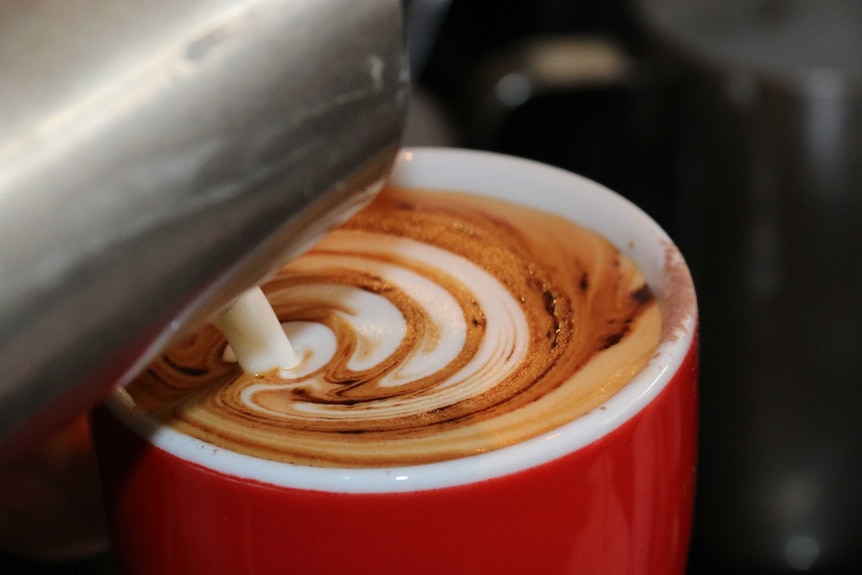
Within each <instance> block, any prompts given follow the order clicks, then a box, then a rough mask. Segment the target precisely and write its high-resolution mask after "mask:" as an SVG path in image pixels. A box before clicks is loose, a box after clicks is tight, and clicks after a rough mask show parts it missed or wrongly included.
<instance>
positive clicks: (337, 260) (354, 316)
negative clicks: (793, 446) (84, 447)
mask: <svg viewBox="0 0 862 575" xmlns="http://www.w3.org/2000/svg"><path fill="white" fill-rule="evenodd" d="M434 166H437V167H438V169H439V170H440V171H439V172H437V171H435V168H434ZM453 172H458V173H461V175H460V178H461V179H460V180H459V181H457V182H450V181H448V180H447V178H445V177H442V176H441V174H448V175H449V176H450V177H451V175H452V173H453ZM456 175H457V174H456ZM483 176H487V177H486V178H485V177H483ZM456 179H457V178H456ZM477 179H478V180H481V181H482V182H483V184H482V185H478V186H477V184H476V180H477ZM519 182H520V186H519V185H518V184H519ZM483 186H488V187H489V189H485V188H483ZM495 186H498V187H499V189H498V188H497V187H495ZM501 190H507V191H501ZM555 207H556V208H558V209H554V208H555ZM608 231H610V232H611V233H608ZM620 238H623V240H622V241H621V240H620ZM263 289H264V292H265V293H266V294H267V297H268V299H269V301H270V302H271V304H272V305H273V308H274V309H275V311H276V313H277V314H278V316H279V319H280V320H281V321H282V322H283V325H284V327H285V330H286V331H287V333H288V335H289V337H290V340H291V342H292V343H293V346H294V349H295V350H296V353H297V355H298V356H299V357H300V364H299V365H298V366H297V367H296V368H294V369H292V370H287V371H284V370H283V371H273V372H267V373H262V374H254V373H244V372H243V371H242V370H241V369H240V368H239V366H238V365H236V363H235V362H233V361H231V358H230V357H229V356H230V350H229V349H228V348H227V342H226V341H225V339H224V337H223V336H222V335H221V333H220V332H219V331H218V330H216V329H215V328H206V329H203V330H201V331H200V332H198V333H196V334H193V335H191V336H189V337H188V338H187V339H185V340H184V341H182V342H180V343H179V344H178V345H177V346H176V347H174V348H172V349H170V350H168V351H167V352H166V353H165V355H164V356H163V357H162V358H160V359H159V360H157V361H156V362H155V363H153V364H152V365H151V366H150V367H149V368H148V369H147V370H146V371H145V372H144V373H143V374H141V376H140V377H139V378H137V379H136V380H135V381H133V382H132V383H131V384H129V385H128V386H127V388H126V389H125V390H124V391H122V392H119V393H118V394H117V396H116V397H115V398H114V399H113V400H112V401H111V402H110V404H109V411H102V412H101V413H99V414H98V415H97V419H96V422H95V423H96V429H97V432H98V431H99V430H100V429H101V430H102V432H101V433H97V440H98V441H99V443H100V444H101V447H100V451H101V453H103V454H110V456H108V455H104V456H103V460H104V461H105V463H103V468H105V470H106V485H107V489H106V493H107V502H108V508H109V510H111V513H112V518H111V523H112V526H113V529H114V532H115V536H114V540H115V541H116V542H117V545H118V552H117V554H118V555H119V556H120V564H121V569H120V570H121V572H123V573H126V572H145V569H144V566H145V567H146V569H149V570H153V569H155V570H157V571H158V572H161V573H166V572H171V571H165V569H168V568H169V567H168V566H167V565H169V564H170V565H174V564H175V563H176V561H177V556H178V554H179V556H182V557H183V560H182V561H181V563H182V564H183V565H186V567H184V568H191V566H195V565H196V566H197V567H195V568H200V567H202V566H206V569H205V571H206V572H213V570H215V572H220V571H219V569H223V570H225V571H224V572H230V571H229V570H226V569H228V568H227V567H226V566H227V565H232V566H233V567H231V568H233V569H238V568H240V567H239V566H240V565H241V563H238V562H237V561H239V559H238V558H237V557H239V556H241V557H243V558H245V559H243V560H244V561H246V563H242V565H245V567H242V569H245V570H246V571H245V572H278V571H277V569H276V568H275V567H274V566H275V565H279V564H281V563H280V562H279V561H284V562H285V563H284V564H283V565H284V566H285V568H290V569H289V570H288V572H298V573H304V572H338V571H342V570H344V571H346V570H350V571H352V572H357V571H358V572H366V571H367V572H369V573H371V572H373V573H388V572H396V571H399V572H403V569H405V568H409V569H413V570H414V571H416V572H436V573H439V572H444V571H445V572H455V573H457V572H476V571H475V570H476V569H478V570H479V572H507V573H510V572H525V573H526V572H531V573H532V572H542V573H557V572H559V573H562V572H567V571H566V569H568V568H569V567H571V566H580V567H581V572H591V571H590V569H593V568H595V569H597V571H596V572H602V573H605V572H614V571H617V570H621V571H620V572H627V573H659V572H661V573H670V572H681V569H682V566H683V565H684V561H685V549H686V545H687V540H688V535H687V532H688V528H689V522H690V514H691V495H692V487H693V469H694V467H693V465H694V424H695V417H696V415H695V406H694V397H695V392H694V388H695V379H694V369H695V361H694V358H695V350H696V339H695V337H694V329H695V326H696V308H695V301H694V295H693V291H692V288H691V284H690V279H689V278H688V274H687V270H686V269H685V264H684V262H683V261H682V259H681V258H680V256H679V254H678V252H676V250H675V248H674V247H673V245H672V243H670V241H669V240H668V239H667V237H666V236H664V234H663V233H662V232H661V231H660V230H659V229H658V228H657V227H656V226H655V225H654V224H653V223H652V222H651V221H650V220H649V219H648V218H646V216H644V215H643V214H642V213H640V212H639V211H637V210H636V208H634V207H633V206H631V205H630V204H628V203H627V202H625V200H622V199H621V198H619V197H617V196H614V195H613V194H611V193H610V192H608V191H606V190H602V189H599V187H598V186H597V185H595V184H592V183H590V182H586V181H585V180H582V179H580V178H577V177H576V176H573V175H571V174H565V173H562V172H558V171H556V170H553V169H551V168H548V167H546V166H539V165H536V164H533V163H530V162H525V161H522V160H516V159H513V158H505V157H501V156H494V155H487V154H479V153H474V152H463V151H453V150H416V151H405V152H403V153H402V156H401V158H400V159H399V163H398V166H397V167H396V171H395V174H394V176H393V187H391V188H389V189H387V190H386V191H384V192H383V193H382V194H381V195H380V196H379V197H378V199H377V200H375V202H374V203H373V204H372V205H371V206H369V207H368V208H366V209H365V210H363V211H362V212H360V213H359V214H357V215H356V216H355V217H354V218H353V219H351V220H350V221H349V222H348V223H347V224H346V225H344V226H343V227H341V228H339V229H337V230H335V231H333V232H332V233H331V234H330V235H329V236H327V237H326V238H325V239H324V240H323V241H322V242H321V243H320V244H318V245H317V246H315V247H314V248H313V249H312V250H310V251H309V252H308V253H307V254H305V255H304V256H301V257H300V258H298V259H297V260H295V261H293V262H291V263H290V264H288V265H287V266H286V267H285V268H284V269H282V270H281V271H280V272H279V273H278V274H277V275H276V276H275V277H273V278H272V279H271V280H270V281H269V282H268V283H267V284H265V285H264V286H263ZM100 437H101V438H102V439H101V440H100V439H99V438H100ZM665 440H666V442H665ZM615 458H617V460H615ZM587 462H589V463H587ZM177 482H178V484H179V487H178V485H177ZM660 482H667V484H666V485H660V484H659V483H660ZM168 484H171V485H170V486H169V485H168ZM154 485H158V487H157V488H156V487H153V486H154ZM189 489H191V490H193V491H194V493H190V492H188V491H187V490H189ZM228 499H231V500H232V499H236V501H233V502H231V503H227V502H226V500H228ZM195 500H196V502H195ZM156 511H157V512H158V513H161V514H163V516H162V519H163V521H164V522H165V525H170V524H171V522H174V521H176V522H179V523H180V524H181V525H183V526H182V527H177V528H176V529H174V530H171V529H167V530H165V529H164V528H163V529H161V532H160V533H159V534H154V531H156V530H154V529H153V527H152V526H150V527H147V522H148V521H152V520H153V517H152V516H153V513H155V512H156ZM144 518H146V519H144ZM279 518H280V519H279ZM483 518H484V519H483ZM494 518H496V520H494ZM477 521H478V522H477ZM133 523H136V524H135V525H132V524H133ZM215 525H220V526H221V527H220V528H219V529H216V528H215ZM227 526H230V528H228V527H227ZM607 529H611V531H610V532H606V531H605V530H607ZM171 531H173V532H174V533H173V534H172V535H170V536H168V535H167V532H171ZM226 532H227V533H234V534H235V537H233V536H230V540H229V541H228V540H226V539H225V537H228V536H227V535H226V534H225V533H226ZM240 533H244V535H240ZM254 533H258V534H259V535H258V537H260V538H259V539H258V538H257V537H254V536H253V534H254ZM263 533H266V535H260V534H263ZM192 534H194V535H193V536H192ZM190 536H192V539H193V541H189V540H188V538H189V537H190ZM174 537H177V538H178V539H179V540H182V541H184V542H185V543H184V546H185V547H184V548H183V549H181V550H176V548H175V543H173V542H172V539H173V538H174ZM249 537H251V539H250V540H249V539H248V538H249ZM198 538H200V539H199V540H198ZM270 538H274V539H273V540H270ZM276 539H277V540H280V541H282V542H283V543H284V542H286V543H284V544H285V545H287V547H286V548H285V551H282V550H281V548H280V547H279V546H278V545H275V543H274V540H276ZM324 541H325V542H326V543H324ZM471 541H473V543H470V542H471ZM423 542H424V543H423ZM216 543H218V544H216ZM479 543H481V545H480V546H481V547H482V548H481V549H479V548H478V547H477V545H479ZM423 545H424V546H427V548H428V549H430V548H437V551H436V552H435V553H434V554H432V555H431V556H429V554H428V552H426V551H423V548H424V547H423ZM224 546H226V547H224ZM652 547H655V550H652ZM162 548H169V549H171V551H170V554H171V557H172V559H171V561H167V559H165V558H166V557H167V551H163V550H162ZM205 549H210V551H205ZM214 549H219V550H220V551H214ZM132 550H134V555H135V556H136V557H137V559H135V560H134V561H131V562H130V561H128V556H129V554H130V553H132ZM145 551H146V553H144V552H145ZM437 553H439V554H440V556H439V557H438V556H437ZM142 554H145V555H147V556H148V557H155V556H161V557H162V559H161V560H159V559H154V560H152V562H151V563H150V562H149V561H150V560H149V559H148V560H147V562H146V565H142V563H141V561H142V560H141V559H140V555H142ZM249 554H252V555H253V556H254V557H253V558H252V559H249V558H248V556H249ZM235 556H236V557H235ZM300 556H301V557H300ZM279 557H280V558H281V559H279ZM252 565H253V566H254V570H248V569H249V567H248V566H252ZM362 565H366V566H367V569H365V570H363V568H362V567H361V566H362ZM495 566H496V567H495ZM139 569H140V571H139ZM291 569H292V570H291ZM500 569H505V571H500ZM512 569H515V571H512ZM258 570H259V571H258ZM177 572H180V570H179V568H178V571H177ZM234 572H236V571H234Z"/></svg>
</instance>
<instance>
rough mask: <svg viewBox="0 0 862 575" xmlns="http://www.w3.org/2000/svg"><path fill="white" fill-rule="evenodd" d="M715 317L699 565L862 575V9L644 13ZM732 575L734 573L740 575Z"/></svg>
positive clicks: (768, 6)
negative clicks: (665, 84)
mask: <svg viewBox="0 0 862 575" xmlns="http://www.w3.org/2000/svg"><path fill="white" fill-rule="evenodd" d="M639 5H640V8H641V17H642V20H643V22H645V24H646V26H647V29H648V30H649V33H650V35H651V39H652V40H654V41H655V45H656V46H658V48H659V53H660V57H661V58H662V60H663V63H664V64H666V65H667V67H666V68H665V71H667V72H670V74H671V75H670V76H669V77H670V78H671V80H672V81H671V84H670V89H669V91H668V94H669V95H670V98H671V100H670V101H669V104H670V106H669V108H670V109H672V116H671V117H672V119H673V120H674V121H673V126H675V134H673V142H674V147H673V154H672V155H673V164H674V167H675V169H674V171H673V174H674V179H675V182H674V190H675V192H676V193H675V197H676V198H678V201H679V204H678V208H679V211H678V212H677V215H678V219H677V228H678V230H679V234H678V236H679V237H678V240H679V242H680V244H681V245H682V246H683V250H684V251H685V252H686V256H687V258H688V260H689V261H690V262H692V268H693V273H694V275H695V277H696V282H697V283H698V288H699V289H698V293H699V296H700V301H701V306H702V317H703V325H702V333H703V353H702V396H701V405H702V442H701V456H700V464H699V465H700V467H699V480H698V481H699V486H698V490H699V495H698V504H697V509H696V520H695V523H696V525H695V537H694V549H693V551H694V553H695V555H696V556H702V557H703V558H704V559H705V560H707V561H710V562H717V565H722V566H725V567H728V566H729V567H733V566H737V567H745V568H746V569H751V568H757V569H767V570H769V571H770V572H783V571H788V572H792V571H799V570H803V571H804V570H811V571H815V572H823V571H826V570H841V571H844V570H848V571H849V570H850V569H858V567H859V566H860V565H862V547H860V545H859V543H860V541H862V491H860V489H859V486H860V485H862V418H860V417H859V413H858V412H859V406H860V405H862V386H860V385H859V381H860V375H859V374H860V373H862V338H860V336H859V335H858V334H859V326H860V325H862V266H860V265H859V263H858V258H859V253H860V252H862V58H860V56H862V4H860V3H858V2H854V1H847V2H834V1H832V2H805V1H780V2H779V1H769V0H762V1H756V2H755V1H742V2H739V1H731V2H709V1H697V2H691V1H670V0H642V1H641V2H640V3H639ZM725 572H726V571H725Z"/></svg>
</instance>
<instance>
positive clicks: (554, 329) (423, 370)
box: [127, 188, 662, 467]
mask: <svg viewBox="0 0 862 575" xmlns="http://www.w3.org/2000/svg"><path fill="white" fill-rule="evenodd" d="M263 289H264V292H265V293H266V294H267V297H268V298H269V300H270V302H271V303H272V304H273V307H274V309H275V310H276V313H277V314H278V316H279V319H280V320H281V321H282V322H283V323H286V324H288V325H289V324H290V322H303V323H301V324H296V325H301V326H309V325H315V326H320V327H321V328H324V329H323V332H325V333H326V334H329V336H328V338H329V339H328V340H327V339H326V338H323V339H319V338H318V336H317V335H314V334H312V335H309V336H308V338H309V339H308V342H307V344H306V343H303V341H304V340H303V338H304V337H305V336H297V338H296V339H295V340H294V338H293V337H292V341H294V344H295V345H296V346H297V351H298V352H299V353H300V356H301V357H302V358H303V359H302V363H301V364H300V366H299V367H298V368H297V370H296V371H295V372H283V373H281V374H278V373H268V374H244V373H242V372H241V370H240V368H239V367H238V366H237V365H236V364H235V363H231V362H229V361H226V360H225V359H224V358H223V354H224V352H225V347H226V345H227V343H226V341H225V339H224V337H223V336H222V335H221V333H220V332H219V331H217V330H216V329H215V328H214V327H207V328H205V329H203V330H201V331H200V332H198V333H196V334H194V335H192V336H190V337H188V338H186V339H185V340H184V341H182V342H180V344H179V345H177V346H176V347H174V348H173V349H171V350H170V351H168V352H167V353H166V354H165V355H164V356H163V357H162V358H160V359H159V360H157V361H156V362H154V363H153V364H152V365H151V366H150V367H149V368H148V369H147V370H146V371H145V373H143V374H142V375H141V376H140V377H139V378H137V379H136V380H135V381H134V382H132V383H131V384H130V385H129V386H128V387H127V391H128V392H129V394H130V395H131V396H132V398H133V400H134V401H135V404H136V409H137V410H140V411H143V412H145V413H147V414H148V415H149V416H150V417H152V418H154V419H156V420H159V421H161V422H163V423H164V424H166V425H170V426H172V427H175V428H176V429H178V430H180V431H182V432H185V433H188V434H190V435H193V436H196V437H198V438H200V439H202V440H204V441H207V442H210V443H212V444H215V445H218V446H221V447H224V448H227V449H231V450H234V451H239V452H242V453H247V454H250V455H254V456H258V457H262V458H266V459H272V460H277V461H286V462H291V463H298V464H304V465H314V466H329V467H386V466H402V465H413V464H421V463H429V462H434V461H441V460H448V459H455V458H459V457H464V456H468V455H472V454H476V453H481V452H485V451H489V450H493V449H498V448H501V447H504V446H506V445H510V444H513V443H516V442H520V441H524V440H526V439H528V438H531V437H535V436H537V435H540V434H542V433H546V432H549V431H551V430H553V429H555V428H557V427H559V426H560V425H563V424H565V423H567V422H569V421H572V420H573V419H575V418H577V417H578V416H580V415H582V414H584V413H587V412H589V411H591V410H592V409H595V408H596V407H598V406H599V405H600V404H601V403H602V402H604V401H605V400H607V399H608V398H609V397H610V396H612V395H613V394H614V393H616V392H617V391H618V390H619V389H621V388H622V387H623V386H625V385H626V384H627V383H628V382H629V381H630V380H631V379H632V378H633V377H634V376H635V375H636V374H637V373H638V372H639V371H640V370H641V369H642V368H643V366H644V365H645V364H646V363H647V361H648V360H649V359H650V357H652V355H653V354H654V353H655V349H656V347H657V345H658V341H659V337H660V333H661V328H662V326H661V314H660V312H659V306H658V304H657V303H656V301H655V298H654V297H653V294H652V292H651V291H650V289H649V288H648V287H647V286H646V285H645V283H644V279H643V276H642V275H641V273H640V271H639V270H638V269H637V268H636V266H635V265H634V264H633V263H632V262H631V261H630V260H629V259H628V258H626V257H624V256H623V255H622V254H620V253H619V251H618V250H616V249H615V248H614V247H613V246H612V245H611V244H610V243H609V242H607V241H606V240H605V239H604V238H602V237H600V236H598V235H596V234H594V233H593V232H591V231H589V230H586V229H584V228H582V227H579V226H576V225H574V224H572V223H571V222H569V221H567V220H564V219H562V218H559V217H557V216H555V215H552V214H548V213H542V212H538V211H535V210H532V209H529V208H525V207H522V206H518V205H514V204H510V203H506V202H503V201H500V200H495V199H490V198H486V197H478V196H471V195H467V194H458V193H450V192H432V191H419V190H407V189H395V188H390V189H386V190H384V191H383V192H382V193H381V194H380V196H379V197H378V198H377V199H376V200H375V201H374V202H373V203H372V204H371V205H370V206H369V207H367V208H366V209H365V210H363V211H362V212H360V213H359V214H357V215H356V216H354V217H353V218H352V219H351V220H350V221H349V222H348V223H347V224H346V225H344V226H343V227H342V228H340V229H338V230H336V231H335V232H333V233H332V234H330V235H329V236H328V237H327V238H326V239H324V241H322V242H321V243H320V244H319V245H318V246H316V247H315V248H313V249H312V250H311V251H310V252H308V253H307V254H306V255H304V256H302V257H300V258H299V259H297V260H296V261H294V262H291V263H290V264H289V265H287V266H286V267H285V268H283V269H282V270H281V271H280V272H279V274H278V275H277V276H276V277H275V278H274V279H272V280H271V281H270V282H268V283H267V284H266V285H264V286H263ZM308 333H311V332H308ZM316 338H317V339H316ZM326 341H330V342H334V344H331V345H330V344H327V343H326ZM327 350H329V351H327Z"/></svg>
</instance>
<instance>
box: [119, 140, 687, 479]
mask: <svg viewBox="0 0 862 575" xmlns="http://www.w3.org/2000/svg"><path fill="white" fill-rule="evenodd" d="M390 181H391V183H392V184H394V185H398V186H404V187H413V188H424V189H434V190H449V191H458V192H462V193H470V194H479V195H487V196H493V197H496V198H500V199H504V200H508V201H510V202H514V203H519V204H524V205H528V206H530V207H533V208H538V209H540V210H545V211H548V212H552V213H555V214H558V215H560V216H562V217H565V218H568V219H570V220H572V221H574V222H577V223H579V224H580V225H582V226H584V227H587V228H589V229H592V230H593V231H595V232H598V233H599V234H601V235H603V236H605V237H606V238H607V239H609V240H610V241H611V242H612V243H613V244H614V245H616V246H617V248H618V249H619V250H620V251H621V252H622V253H624V254H625V255H627V256H628V257H630V258H631V259H632V260H633V261H634V262H635V263H636V264H637V265H638V266H639V267H640V269H641V271H642V272H643V274H644V276H645V277H646V280H647V282H648V283H649V285H650V287H651V289H652V290H653V293H654V294H655V296H656V298H657V300H658V302H659V305H660V306H661V308H662V315H663V322H664V327H663V331H662V339H661V341H660V343H659V347H658V349H657V351H656V353H655V355H654V356H653V358H652V359H651V360H650V362H649V363H648V364H647V365H646V366H645V368H644V369H643V370H642V371H641V372H640V373H639V374H638V375H637V376H636V377H635V378H634V379H633V380H632V381H631V382H630V383H629V384H628V385H626V386H625V387H624V388H623V389H622V390H620V391H619V392H618V393H617V394H615V395H614V396H612V397H611V398H610V399H608V400H607V401H606V402H605V403H604V404H603V405H602V406H600V408H597V409H595V410H593V411H591V412H589V413H587V414H586V415H583V416H581V417H579V418H577V419H575V420H574V421H572V422H570V423H568V424H566V425H564V426H562V427H560V428H557V429H555V430H553V431H551V432H548V433H545V434H543V435H540V436H538V437H535V438H532V439H530V440H527V441H524V442H521V443H518V444H516V445H512V446H509V447H505V448H502V449H498V450H495V451H490V452H487V453H482V454H479V455H474V456H470V457H465V458H461V459H456V460H451V461H443V462H438V463H430V464H424V465H414V466H406V467H400V468H379V469H377V468H376V469H333V468H319V467H310V466H301V465H293V464H287V463H279V462H274V461H269V460H263V459H258V458H254V457H251V456H247V455H242V454H239V453H235V452H232V451H229V450H225V449H221V448H217V447H215V446H213V445H210V444H206V443H204V442H202V441H200V440H198V439H196V438H193V437H190V436H187V435H184V434H182V433H179V432H177V431H175V430H173V429H171V428H167V427H163V426H158V425H156V424H154V423H153V422H151V421H150V420H149V419H147V418H145V417H144V416H141V415H138V414H135V413H133V412H131V411H130V410H129V409H128V408H127V407H126V405H125V404H124V402H123V399H122V393H118V394H115V395H114V396H112V398H110V399H109V401H108V407H109V409H110V410H111V411H112V412H113V413H114V415H115V416H116V417H118V418H119V419H120V420H121V421H123V422H124V423H125V424H126V425H128V426H129V427H131V428H132V429H133V430H134V431H136V432H137V433H138V434H140V435H143V436H144V437H146V438H147V440H148V441H149V442H150V443H152V444H153V445H155V446H156V447H159V448H161V449H163V450H165V451H167V452H169V453H171V454H173V455H175V456H176V457H179V458H181V459H184V460H187V461H190V462H191V463H194V464H197V465H201V466H204V467H206V468H209V469H212V470H214V471H218V472H220V473H223V474H226V475H230V476H234V477H238V478H243V479H252V480H255V481H258V482H263V483H268V484H272V485H277V486H281V487H292V488H297V489H310V490H316V491H333V492H345V493H385V492H399V491H417V490H424V489H436V488H442V487H448V486H454V485H461V484H465V483H471V482H476V481H481V480H485V479H490V478H493V477H499V476H503V475H507V474H510V473H514V472H517V471H521V470H524V469H527V468H530V467H533V466H537V465H540V464H542V463H546V462H548V461H551V460H554V459H556V458H558V457H561V456H563V455H565V454H567V453H571V452H573V451H576V450H578V449H580V448H582V447H584V446H586V445H588V444H590V443H592V442H593V441H595V440H596V439H598V438H600V437H602V436H604V435H607V434H608V433H610V432H611V431H613V430H614V429H616V428H617V427H619V426H620V425H622V424H623V423H624V422H626V421H628V420H629V419H630V418H631V417H632V416H634V415H635V414H636V413H638V412H639V411H640V410H642V409H643V408H644V407H645V406H647V405H648V404H649V403H650V402H651V401H652V400H653V399H654V398H655V397H656V396H657V395H658V394H659V393H660V392H661V391H662V390H663V389H664V387H665V386H666V385H667V383H668V382H669V381H670V380H671V378H672V377H673V375H674V374H675V373H676V372H677V370H678V368H679V366H680V364H681V363H682V361H683V360H684V358H685V357H686V355H687V353H688V350H689V348H690V347H691V345H692V343H693V340H694V332H695V330H696V324H697V306H696V300H695V296H694V288H693V284H692V281H691V277H690V275H689V273H688V269H687V267H686V265H685V262H684V260H683V258H682V256H681V254H680V253H679V251H678V250H677V248H676V247H675V246H674V244H673V243H672V241H671V240H670V238H669V237H668V236H667V234H665V232H664V231H663V230H662V229H661V228H660V227H659V226H658V225H657V224H656V223H655V222H654V221H653V220H652V219H651V218H650V217H649V216H647V215H646V214H645V213H644V212H642V211H641V210H640V209H639V208H638V207H636V206H635V205H634V204H632V203H631V202H629V201H628V200H626V199H625V198H623V197H621V196H619V195H618V194H616V193H614V192H611V191H610V190H608V189H606V188H604V187H603V186H601V185H599V184H597V183H595V182H592V181H590V180H587V179H585V178H583V177H580V176H578V175H575V174H572V173H570V172H566V171H563V170H560V169H557V168H553V167H550V166H547V165H543V164H539V163H537V162H533V161H529V160H524V159H519V158H514V157H509V156H503V155H499V154H493V153H487V152H478V151H467V150H458V149H450V148H408V149H403V150H402V151H401V152H400V153H399V154H398V157H397V158H396V163H395V166H394V169H393V172H392V175H391V180H390Z"/></svg>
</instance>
